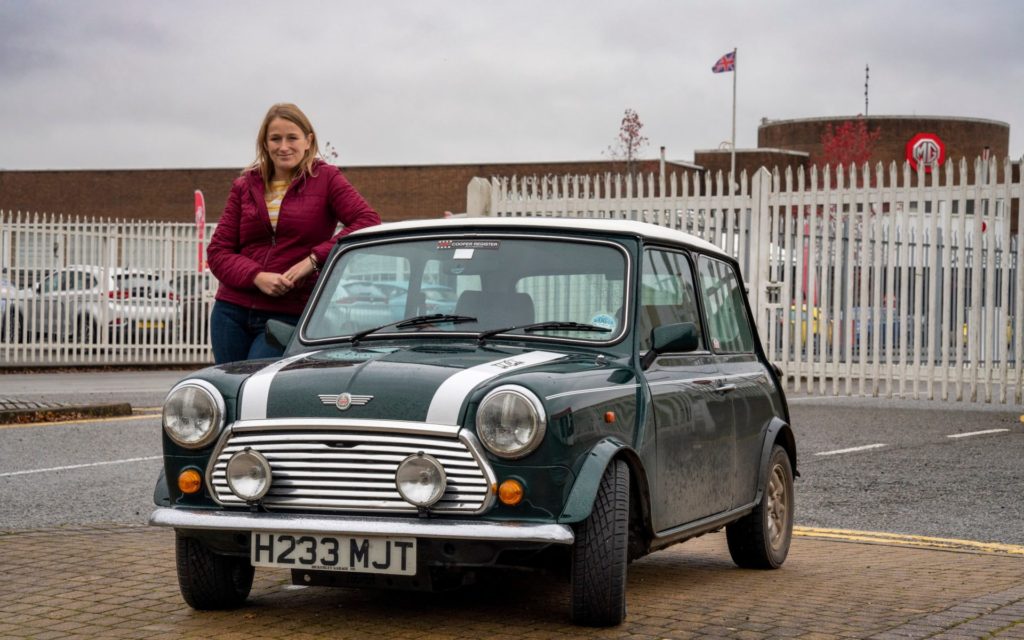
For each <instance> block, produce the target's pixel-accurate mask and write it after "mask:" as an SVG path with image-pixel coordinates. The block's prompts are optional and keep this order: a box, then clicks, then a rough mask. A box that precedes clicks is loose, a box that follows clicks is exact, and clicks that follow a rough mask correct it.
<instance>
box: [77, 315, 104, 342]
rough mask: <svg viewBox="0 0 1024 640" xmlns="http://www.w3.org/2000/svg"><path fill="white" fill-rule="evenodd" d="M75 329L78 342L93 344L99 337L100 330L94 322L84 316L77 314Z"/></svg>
mask: <svg viewBox="0 0 1024 640" xmlns="http://www.w3.org/2000/svg"><path fill="white" fill-rule="evenodd" d="M75 330H76V331H77V333H78V342H80V343H81V344H83V345H90V344H93V343H95V342H97V341H98V339H99V335H100V332H99V329H98V328H97V327H96V323H95V322H93V321H92V320H90V319H89V318H87V317H85V316H79V318H78V321H77V323H76V329H75Z"/></svg>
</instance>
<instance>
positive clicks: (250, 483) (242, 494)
mask: <svg viewBox="0 0 1024 640" xmlns="http://www.w3.org/2000/svg"><path fill="white" fill-rule="evenodd" d="M226 475H227V478H228V487H230V489H231V493H233V494H235V495H236V496H238V497H239V498H241V499H242V500H245V501H246V502H255V501H256V500H259V499H260V498H262V497H263V496H265V495H266V494H267V490H269V489H270V463H269V462H267V459H266V458H264V457H263V454H261V453H260V452H259V451H253V450H252V449H248V448H246V449H243V450H242V451H239V452H238V453H236V454H235V455H233V456H231V459H230V460H228V468H227V473H226Z"/></svg>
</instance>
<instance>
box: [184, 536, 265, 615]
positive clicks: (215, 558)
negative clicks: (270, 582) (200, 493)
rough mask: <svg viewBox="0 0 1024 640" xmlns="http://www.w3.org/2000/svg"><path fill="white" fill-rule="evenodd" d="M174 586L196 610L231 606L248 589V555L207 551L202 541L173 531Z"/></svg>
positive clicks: (250, 569)
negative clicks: (176, 581) (229, 554)
mask: <svg viewBox="0 0 1024 640" xmlns="http://www.w3.org/2000/svg"><path fill="white" fill-rule="evenodd" d="M174 536H175V556H176V559H177V566H178V587H179V588H180V589H181V597H182V598H184V599H185V602H186V603H188V606H190V607H192V608H193V609H199V610H200V611H210V610H215V609H234V608H235V607H238V606H241V605H242V604H243V603H244V602H245V599H246V598H248V597H249V591H250V590H251V589H252V578H253V573H254V569H253V567H252V565H251V564H249V559H248V558H242V557H236V556H225V555H221V554H218V553H214V552H212V551H210V549H209V548H207V547H206V545H204V544H203V543H202V542H200V541H198V540H196V539H194V538H187V537H185V536H183V535H181V534H180V533H178V532H175V534H174Z"/></svg>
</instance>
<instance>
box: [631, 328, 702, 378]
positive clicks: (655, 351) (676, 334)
mask: <svg viewBox="0 0 1024 640" xmlns="http://www.w3.org/2000/svg"><path fill="white" fill-rule="evenodd" d="M699 346H700V334H698V333H697V325H696V324H694V323H693V322H679V323H676V324H666V325H663V326H660V327H655V328H654V329H652V330H651V348H650V349H649V350H648V351H647V353H645V354H644V355H643V358H642V359H641V360H640V366H641V367H643V368H644V369H647V368H648V367H650V366H651V364H652V363H653V362H654V359H655V358H657V357H658V356H659V355H661V354H662V353H688V352H690V351H696V350H697V347H699Z"/></svg>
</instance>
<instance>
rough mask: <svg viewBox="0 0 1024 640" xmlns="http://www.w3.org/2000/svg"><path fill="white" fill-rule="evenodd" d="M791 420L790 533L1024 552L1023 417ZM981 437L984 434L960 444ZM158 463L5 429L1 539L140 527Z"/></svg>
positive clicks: (853, 408) (136, 453) (807, 406)
mask: <svg viewBox="0 0 1024 640" xmlns="http://www.w3.org/2000/svg"><path fill="white" fill-rule="evenodd" d="M154 393H155V392H154ZM148 400H149V402H147V403H145V404H146V405H147V406H156V404H155V403H154V402H153V398H148ZM133 404H135V406H141V405H139V404H138V403H133ZM791 410H792V417H793V424H794V428H795V430H796V434H797V446H798V450H799V454H798V455H799V470H800V473H801V477H800V478H799V479H798V480H797V484H796V496H797V511H796V524H797V525H799V526H813V527H827V528H837V529H854V530H864V531H884V532H890V533H903V534H912V535H924V536H935V537H943V538H960V539H968V540H978V541H984V542H1002V543H1008V544H1024V530H1022V529H1021V527H1020V523H1021V522H1024V500H1022V499H1021V498H1020V489H1021V487H1022V486H1024V483H1022V480H1024V471H1022V469H1024V465H1022V464H1021V462H1022V457H1024V423H1022V422H1021V421H1020V415H1021V412H1020V411H1019V410H1014V409H1006V408H1002V409H1000V408H996V407H986V408H971V409H969V410H968V409H963V408H951V407H950V406H949V405H942V406H936V405H928V404H926V403H917V404H914V403H909V402H896V401H890V402H885V401H878V400H874V401H871V400H858V399H817V398H793V399H792V400H791ZM976 432H988V433H980V434H977V435H966V436H965V435H964V434H972V433H976ZM952 435H960V436H962V437H955V438H952V437H950V436H952ZM159 455H160V424H159V418H158V417H157V416H156V415H155V412H152V411H151V412H149V414H148V415H141V416H136V417H132V418H124V419H110V420H103V421H90V422H77V423H72V424H54V425H46V426H42V425H36V426H8V427H0V530H12V529H34V528H46V527H62V526H70V527H76V526H81V525H88V524H107V523H136V524H138V523H144V522H145V521H146V519H147V518H148V516H149V513H150V511H151V510H152V508H153V505H152V491H153V484H154V481H155V478H156V476H157V473H158V471H159V468H160V460H159Z"/></svg>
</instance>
